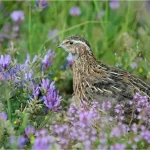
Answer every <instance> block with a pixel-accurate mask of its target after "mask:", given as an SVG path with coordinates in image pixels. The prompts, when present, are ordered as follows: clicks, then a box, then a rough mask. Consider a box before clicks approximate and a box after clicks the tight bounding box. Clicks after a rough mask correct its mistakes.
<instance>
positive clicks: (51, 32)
mask: <svg viewBox="0 0 150 150" xmlns="http://www.w3.org/2000/svg"><path fill="white" fill-rule="evenodd" d="M58 32H59V31H58V30H57V29H53V30H50V31H49V32H48V36H49V37H50V38H51V37H54V36H55V35H57V34H58ZM58 40H59V38H56V37H54V38H53V39H52V41H53V42H54V43H56V42H57V41H58Z"/></svg>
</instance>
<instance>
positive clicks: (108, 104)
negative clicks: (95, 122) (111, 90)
mask: <svg viewBox="0 0 150 150" xmlns="http://www.w3.org/2000/svg"><path fill="white" fill-rule="evenodd" d="M110 108H111V103H110V102H104V101H103V103H102V110H104V111H105V110H109V109H110Z"/></svg>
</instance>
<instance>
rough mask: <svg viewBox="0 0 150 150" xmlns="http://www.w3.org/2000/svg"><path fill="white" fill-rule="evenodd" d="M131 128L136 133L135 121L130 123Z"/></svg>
mask: <svg viewBox="0 0 150 150" xmlns="http://www.w3.org/2000/svg"><path fill="white" fill-rule="evenodd" d="M131 130H132V131H133V132H134V133H137V124H136V123H134V124H132V126H131Z"/></svg>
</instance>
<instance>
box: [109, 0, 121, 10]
mask: <svg viewBox="0 0 150 150" xmlns="http://www.w3.org/2000/svg"><path fill="white" fill-rule="evenodd" d="M119 6H120V2H119V0H110V2H109V7H110V8H111V9H113V10H114V9H118V8H119Z"/></svg>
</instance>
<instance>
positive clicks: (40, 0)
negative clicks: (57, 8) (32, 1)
mask: <svg viewBox="0 0 150 150" xmlns="http://www.w3.org/2000/svg"><path fill="white" fill-rule="evenodd" d="M48 6H50V4H49V3H48V2H47V0H37V1H36V7H37V8H39V9H40V10H43V9H45V8H47V7H48Z"/></svg>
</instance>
